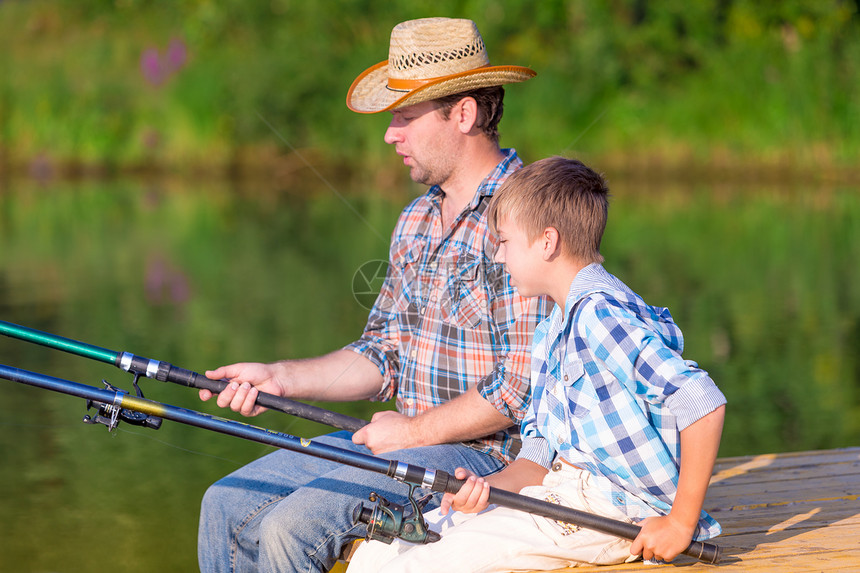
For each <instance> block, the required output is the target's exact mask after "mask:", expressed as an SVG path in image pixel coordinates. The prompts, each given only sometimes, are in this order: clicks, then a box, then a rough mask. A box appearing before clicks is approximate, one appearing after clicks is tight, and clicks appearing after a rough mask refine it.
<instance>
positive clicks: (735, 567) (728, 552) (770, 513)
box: [552, 448, 860, 573]
mask: <svg viewBox="0 0 860 573" xmlns="http://www.w3.org/2000/svg"><path fill="white" fill-rule="evenodd" d="M705 508H706V509H707V510H708V511H709V512H710V513H711V514H712V515H713V516H714V517H715V518H716V519H717V521H719V522H720V524H721V525H722V526H723V534H722V535H720V536H719V537H717V538H716V539H714V540H711V543H716V544H717V545H719V546H720V548H721V550H722V554H723V559H722V561H721V562H720V564H719V565H718V566H717V567H719V570H720V572H721V573H722V572H723V571H754V572H755V571H762V572H764V571H791V572H795V571H796V572H812V571H816V572H817V571H860V448H842V449H837V450H818V451H811V452H789V453H783V454H766V455H756V456H743V457H733V458H721V459H719V460H717V464H716V466H715V469H714V477H713V478H712V479H711V487H710V488H709V490H708V497H707V499H706V500H705ZM678 566H682V567H684V571H685V573H687V572H690V573H696V572H698V571H709V572H711V573H713V571H714V567H715V566H714V565H708V564H704V563H700V562H698V561H696V560H694V559H692V558H690V557H686V556H683V555H682V556H680V557H678V558H677V559H675V561H673V562H672V563H671V564H666V565H645V564H643V563H642V562H636V563H625V564H623V565H612V566H607V565H602V566H584V567H576V568H567V569H557V570H555V571H554V572H552V573H588V572H601V573H609V572H612V571H621V572H624V573H635V572H649V573H654V571H657V570H663V569H665V568H666V567H678Z"/></svg>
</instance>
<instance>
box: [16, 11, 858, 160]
mask: <svg viewBox="0 0 860 573" xmlns="http://www.w3.org/2000/svg"><path fill="white" fill-rule="evenodd" d="M333 14H334V15H336V17H335V16H332V15H333ZM437 15H447V16H456V17H468V18H472V19H474V20H476V21H477V22H478V24H479V27H480V29H481V31H482V33H483V35H484V38H485V40H486V43H487V45H488V48H489V51H490V56H491V60H492V61H493V62H494V63H517V64H523V65H528V66H531V67H533V68H534V69H536V70H537V71H538V77H537V78H536V79H535V80H532V81H530V82H527V83H525V84H523V85H517V86H511V87H510V89H509V97H508V102H507V108H508V110H507V114H506V119H505V121H504V123H503V126H502V127H503V137H504V140H503V143H506V144H509V145H515V146H516V147H518V148H520V150H521V151H523V152H524V154H525V155H526V157H530V158H537V157H540V156H544V155H548V154H554V153H577V154H585V155H589V156H597V155H600V156H607V155H619V156H622V157H623V156H625V155H630V154H643V153H644V154H647V155H650V156H654V157H656V158H658V159H659V158H662V159H664V160H670V161H671V160H673V158H676V157H677V156H679V155H681V156H684V157H687V156H689V155H693V156H695V157H698V158H700V159H701V160H702V161H708V160H712V159H713V158H714V157H715V156H716V157H722V156H723V155H725V154H728V155H729V156H730V157H732V158H734V159H736V160H739V161H750V160H769V159H770V158H772V157H774V156H779V157H783V158H787V159H789V160H792V161H794V162H798V161H800V162H803V163H804V164H805V165H806V166H807V167H817V166H819V165H821V164H822V162H824V164H825V166H827V165H839V164H850V163H851V161H852V159H853V157H854V156H855V155H856V152H857V151H858V145H857V142H858V137H860V133H858V132H860V98H858V97H857V93H858V91H860V90H858V88H860V85H858V83H859V82H858V77H860V71H858V69H857V66H856V65H854V63H855V62H857V61H858V58H860V33H858V31H859V30H860V24H858V23H860V18H858V15H857V5H856V3H852V2H848V1H846V0H826V1H823V2H804V1H801V0H792V1H786V2H779V3H762V2H754V1H752V0H702V1H699V2H685V1H683V0H671V1H664V2H659V3H657V2H644V1H642V0H613V1H610V2H598V1H592V0H569V1H563V0H547V1H544V2H538V3H534V2H525V1H521V0H516V1H515V0H510V1H507V2H490V1H487V0H470V1H469V2H462V1H459V2H455V1H453V0H441V1H437V2H429V1H418V2H409V3H406V2H403V3H395V4H392V3H390V2H382V1H380V0H364V1H361V2H347V1H345V0H327V1H324V2H298V1H293V0H273V1H272V2H260V3H258V2H251V3H248V2H241V1H239V0H225V1H222V2H215V1H212V0H180V1H177V2H172V3H161V2H148V1H144V0H118V1H117V2H114V3H104V2H99V1H96V0H87V1H84V2H56V1H55V2H49V1H44V0H43V1H34V2H20V1H18V2H16V1H6V2H3V3H2V5H0V54H2V55H0V65H2V67H3V69H4V70H6V71H7V73H6V74H4V75H3V76H2V78H0V148H2V149H3V151H4V153H5V155H6V158H7V160H8V161H10V162H12V163H26V162H28V161H30V160H31V159H32V158H34V157H36V156H39V155H40V154H44V155H45V156H46V157H48V158H51V159H53V160H55V161H59V162H61V163H62V162H71V163H76V162H78V163H84V164H106V165H108V166H109V167H110V166H114V167H120V168H121V167H129V166H140V165H150V166H162V167H168V168H173V169H180V170H182V169H187V168H190V167H192V166H193V167H200V166H203V167H209V168H215V169H224V168H225V167H226V166H228V165H230V164H232V163H236V162H241V161H242V160H243V158H244V159H247V157H248V156H249V155H250V156H252V157H253V156H255V155H259V154H260V153H262V151H261V150H263V149H271V148H276V149H280V150H281V152H283V153H290V152H291V151H292V150H293V149H313V150H315V156H317V157H325V158H326V160H327V161H328V162H329V164H330V165H336V164H344V163H345V164H347V165H351V166H354V167H360V166H363V165H366V164H367V163H371V164H373V165H379V164H380V163H381V162H382V161H384V159H383V158H386V157H387V155H386V154H385V150H384V145H381V144H380V143H379V142H380V140H381V132H382V129H383V128H384V125H385V120H384V118H377V119H370V118H367V117H361V116H356V115H355V114H353V113H351V112H349V111H348V110H347V109H346V107H345V105H344V97H345V94H346V90H347V88H348V86H349V85H350V83H351V82H352V80H353V79H354V78H355V77H356V76H357V75H358V73H359V72H361V71H362V70H363V69H365V68H366V67H368V66H369V65H371V64H373V63H375V62H377V61H380V60H382V59H385V57H386V55H387V44H388V34H389V32H390V29H391V27H392V26H393V25H394V24H396V23H397V22H399V21H402V20H405V19H409V18H416V17H425V16H437ZM171 40H180V41H181V42H183V45H184V46H185V47H186V49H187V61H186V62H185V63H184V64H183V65H182V66H181V68H180V69H178V70H176V71H175V72H174V73H173V74H172V75H170V76H169V77H168V78H167V79H166V80H165V81H163V82H161V83H159V84H158V85H152V84H151V83H150V82H147V80H146V79H145V77H144V74H143V73H142V71H141V69H142V68H141V58H142V55H143V54H144V52H145V51H146V50H159V51H160V53H161V54H162V55H164V54H165V51H166V50H167V48H168V45H169V43H170V42H171ZM371 143H373V144H372V145H371Z"/></svg>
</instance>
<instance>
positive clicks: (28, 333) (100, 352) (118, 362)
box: [0, 320, 367, 432]
mask: <svg viewBox="0 0 860 573" xmlns="http://www.w3.org/2000/svg"><path fill="white" fill-rule="evenodd" d="M0 334H4V335H6V336H8V337H10V338H18V339H20V340H26V341H27V342H33V343H35V344H40V345H42V346H47V347H48V348H53V349H55V350H62V351H64V352H68V353H70V354H75V355H77V356H83V357H84V358H90V359H93V360H98V361H99V362H105V363H107V364H112V365H114V366H116V367H117V368H120V369H122V370H125V371H126V372H129V373H131V374H133V375H134V384H135V389H136V390H138V396H140V397H142V393H141V392H140V390H139V388H138V386H137V380H138V378H139V377H140V376H145V377H147V378H154V379H155V380H160V381H162V382H173V383H174V384H180V385H182V386H188V387H189V388H198V389H206V390H209V391H210V392H213V393H215V394H219V393H220V392H221V391H222V390H223V389H224V388H226V387H227V384H228V382H227V381H226V380H212V379H211V378H207V377H206V376H203V375H202V374H198V373H197V372H193V371H191V370H185V369H184V368H177V367H176V366H173V365H172V364H170V363H168V362H162V361H159V360H152V359H151V358H143V357H141V356H135V355H134V354H131V353H128V352H115V351H113V350H108V349H107V348H101V347H99V346H94V345H92V344H87V343H86V342H78V341H77V340H72V339H70V338H64V337H62V336H57V335H55V334H49V333H47V332H42V331H40V330H36V329H34V328H29V327H26V326H21V325H18V324H13V323H11V322H6V321H5V320H0ZM257 404H259V405H260V406H265V407H266V408H270V409H272V410H279V411H281V412H284V413H285V414H290V415H292V416H297V417H299V418H304V419H306V420H312V421H314V422H319V423H320V424H325V425H326V426H331V427H333V428H338V429H340V430H348V431H350V432H355V431H358V430H359V429H360V428H362V427H364V426H366V425H367V421H366V420H361V419H359V418H353V417H352V416H347V415H346V414H340V413H338V412H332V411H330V410H326V409H324V408H320V407H318V406H312V405H310V404H304V403H302V402H296V401H294V400H290V399H288V398H282V397H281V396H275V395H274V394H268V393H266V392H260V393H259V394H258V395H257Z"/></svg>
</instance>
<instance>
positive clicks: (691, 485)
mask: <svg viewBox="0 0 860 573" xmlns="http://www.w3.org/2000/svg"><path fill="white" fill-rule="evenodd" d="M607 211H608V190H607V187H606V184H605V182H604V181H603V179H602V178H601V177H600V176H599V175H598V174H597V173H595V172H594V171H592V170H591V169H589V168H588V167H586V166H585V165H583V164H582V163H580V162H579V161H575V160H569V159H565V158H561V157H554V158H550V159H545V160H542V161H538V162H536V163H534V164H532V165H530V166H528V167H526V168H523V169H522V170H520V171H519V172H517V173H515V174H514V175H512V176H511V177H510V178H509V179H508V180H507V182H506V183H505V184H504V185H503V186H502V188H501V189H500V190H499V191H498V192H497V193H496V195H495V196H494V197H493V200H492V202H491V204H490V207H489V210H488V220H489V222H490V225H491V228H492V229H493V230H494V231H495V232H496V233H497V234H498V235H499V239H500V246H499V250H498V253H497V255H496V260H497V261H499V262H503V263H504V264H505V266H506V268H507V270H508V272H509V273H510V275H511V283H512V284H513V285H514V286H515V287H516V288H517V290H518V291H519V293H520V294H521V295H523V296H527V297H533V296H539V295H548V296H549V297H551V298H552V299H553V300H554V301H555V302H556V307H555V308H554V309H553V311H552V313H551V314H550V316H549V317H548V318H547V319H546V320H544V321H543V322H541V324H540V325H539V326H538V327H537V329H536V331H535V333H534V338H533V342H532V363H531V370H532V374H531V378H532V402H531V405H530V407H529V409H528V412H527V413H526V416H525V419H524V420H523V424H522V435H523V447H522V449H521V451H520V453H519V455H518V456H517V459H516V460H515V461H514V462H513V463H511V464H510V465H509V466H508V467H506V468H505V469H503V470H501V471H500V472H498V473H496V474H494V475H491V476H489V477H487V478H486V479H484V478H479V477H477V476H475V475H474V474H472V473H471V472H467V471H466V470H463V469H462V468H460V469H458V470H457V473H456V475H457V477H458V478H461V479H464V478H468V479H467V481H466V483H465V484H464V486H463V487H462V488H461V489H460V491H459V492H458V493H457V494H456V495H451V494H446V495H445V498H444V499H443V502H442V507H441V509H440V510H439V513H440V514H442V515H445V514H447V513H448V509H450V508H453V509H455V510H458V511H459V512H465V513H469V514H474V513H478V512H482V513H480V515H476V516H464V515H463V514H462V513H457V514H454V516H453V519H452V518H447V523H443V524H441V527H440V528H441V529H442V534H443V537H442V539H441V541H438V542H436V543H432V544H428V545H417V546H416V545H409V544H406V543H402V542H399V541H398V542H395V543H394V544H393V545H392V546H391V547H388V546H384V544H382V543H380V542H370V543H366V544H364V546H363V547H362V548H360V549H359V550H358V551H357V553H356V556H355V558H354V561H353V562H352V563H351V564H350V568H349V570H350V573H361V572H362V571H365V570H367V571H370V570H374V571H385V572H389V571H422V572H426V571H434V570H440V571H441V570H444V571H469V572H472V573H474V572H477V571H482V572H486V571H515V570H535V569H543V570H547V569H556V568H560V567H566V566H571V565H576V564H578V563H592V564H613V563H621V562H624V561H631V560H634V559H636V558H638V557H639V556H641V557H642V558H643V559H646V560H665V561H670V560H672V559H673V558H674V557H675V556H676V555H678V554H679V553H680V552H681V551H683V550H684V549H686V547H687V546H688V545H689V543H690V540H691V539H693V538H695V539H697V540H703V539H708V538H710V537H713V536H715V535H717V534H719V533H720V527H719V524H717V522H716V521H715V520H714V519H713V518H712V517H711V516H709V515H708V514H707V513H705V512H703V511H702V504H703V502H704V499H705V493H706V491H707V487H708V482H709V480H710V476H711V472H712V470H713V465H714V461H715V459H716V455H717V449H718V447H719V443H720V434H721V432H722V424H723V416H724V410H725V398H724V396H723V394H722V393H721V392H720V391H719V389H718V388H717V387H716V385H715V384H714V382H713V381H712V380H711V379H710V378H709V377H708V375H707V373H706V372H704V371H703V370H700V369H699V368H698V367H697V366H696V364H695V363H693V362H689V361H685V360H683V359H682V358H681V356H680V353H681V351H682V349H683V337H682V334H681V331H680V330H679V329H678V327H677V326H676V325H675V323H674V322H673V321H672V317H671V315H670V314H669V312H668V310H666V309H663V308H656V307H652V306H648V305H646V304H645V303H644V301H643V300H642V299H641V298H640V297H639V296H638V295H636V294H635V293H634V292H633V291H631V290H630V289H629V288H628V287H627V286H626V285H625V284H624V283H622V282H621V281H620V280H618V279H617V278H616V277H614V276H613V275H611V274H609V273H608V272H606V271H605V270H604V269H603V267H602V266H601V263H602V262H603V257H602V256H601V255H600V250H599V249H600V241H601V238H602V235H603V230H604V228H605V226H606V218H607ZM490 485H492V486H493V487H497V488H500V489H506V490H510V491H520V492H521V493H522V494H524V495H529V496H532V497H536V498H540V499H544V500H547V501H552V502H554V503H560V504H562V505H566V506H569V507H573V508H575V509H579V510H583V511H587V512H589V513H596V514H601V515H604V516H606V517H610V518H614V519H620V520H627V521H631V522H636V523H639V524H640V525H641V527H642V531H641V533H640V534H639V536H638V537H637V538H636V539H635V540H634V541H632V542H631V541H629V540H623V539H617V538H614V537H612V536H609V535H606V534H603V533H599V532H595V531H591V530H587V529H583V528H579V527H577V526H574V525H571V524H565V523H560V522H556V521H553V520H550V519H546V518H543V517H538V516H532V515H530V514H527V513H524V512H521V511H516V510H512V509H508V508H504V507H493V508H491V509H489V510H487V497H488V495H489V486H490ZM484 510H487V511H484ZM428 518H429V519H430V520H431V521H433V514H432V513H431V514H428ZM452 524H453V525H454V526H451V525H452Z"/></svg>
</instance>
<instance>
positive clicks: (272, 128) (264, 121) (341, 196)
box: [257, 112, 386, 241]
mask: <svg viewBox="0 0 860 573" xmlns="http://www.w3.org/2000/svg"><path fill="white" fill-rule="evenodd" d="M257 117H259V118H260V120H261V121H262V122H263V123H265V124H266V126H267V127H268V128H269V129H271V130H272V133H274V134H275V135H276V136H277V138H278V139H280V140H281V141H282V142H283V143H284V145H286V146H287V147H289V148H290V150H291V151H292V152H293V153H295V154H296V156H297V157H298V158H299V159H301V160H302V162H303V163H304V164H305V165H306V166H307V167H308V168H309V169H310V170H311V171H313V173H314V175H316V176H317V177H318V178H319V180H320V181H322V182H323V183H325V185H326V186H327V187H328V188H329V189H331V192H332V193H334V194H335V195H337V197H338V198H339V199H340V200H341V202H343V204H344V205H346V206H347V207H349V209H350V211H352V212H353V213H355V216H356V217H358V218H359V219H361V221H362V222H363V223H364V224H365V225H366V226H367V228H368V229H370V230H371V231H372V232H373V234H374V235H376V236H377V237H378V238H379V240H380V241H385V240H386V239H385V237H383V236H382V234H380V232H379V231H377V230H376V228H375V227H374V226H373V225H372V224H371V223H370V221H368V220H367V219H365V217H364V215H362V214H361V213H359V212H358V209H356V208H355V207H353V205H352V203H350V202H349V201H347V200H346V197H344V196H343V195H341V193H340V192H339V191H338V190H337V189H335V187H334V185H332V184H331V183H330V182H329V181H328V179H326V178H325V177H323V176H322V173H320V172H319V171H317V169H316V167H314V166H313V165H311V164H310V162H309V161H308V160H307V159H305V157H304V156H303V155H302V154H301V153H299V151H298V150H297V149H296V148H295V147H293V146H292V144H290V142H289V141H287V140H286V139H285V138H284V136H283V135H281V134H280V133H279V132H278V130H276V129H275V128H274V127H273V126H272V124H271V123H269V122H268V121H266V118H265V117H263V115H262V114H261V113H260V112H257Z"/></svg>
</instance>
